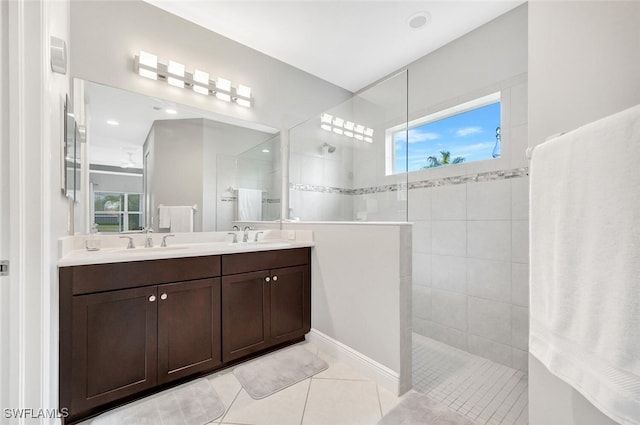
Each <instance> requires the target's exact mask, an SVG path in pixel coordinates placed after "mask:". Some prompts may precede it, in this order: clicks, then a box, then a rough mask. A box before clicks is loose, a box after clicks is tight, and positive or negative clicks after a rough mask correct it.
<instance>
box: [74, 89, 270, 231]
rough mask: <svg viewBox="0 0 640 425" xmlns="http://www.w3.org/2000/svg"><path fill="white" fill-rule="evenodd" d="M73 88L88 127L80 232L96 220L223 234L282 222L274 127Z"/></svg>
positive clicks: (111, 225) (114, 227) (110, 226)
mask: <svg viewBox="0 0 640 425" xmlns="http://www.w3.org/2000/svg"><path fill="white" fill-rule="evenodd" d="M75 86H76V87H82V88H83V89H82V91H83V92H84V93H83V94H82V99H83V100H84V102H83V103H84V104H83V107H84V120H85V123H86V128H87V132H86V141H87V142H86V160H85V162H84V163H83V167H85V168H84V169H83V175H84V178H85V182H88V184H87V185H86V186H87V187H86V188H83V190H84V191H87V192H86V193H85V196H84V197H83V199H84V204H86V205H82V206H81V207H82V214H83V215H84V220H83V221H84V223H83V224H82V227H83V228H82V229H81V230H82V231H83V232H85V233H86V232H88V230H89V228H90V227H91V226H93V225H94V224H95V225H97V228H98V231H100V232H103V233H111V232H113V233H117V232H130V231H139V230H141V229H144V228H151V229H153V230H154V231H155V232H189V231H196V232H197V231H224V230H228V229H231V227H232V226H233V222H234V221H274V220H279V219H280V210H281V206H280V199H281V190H282V184H281V181H282V168H281V163H280V136H279V134H278V131H277V129H274V128H270V127H267V126H264V125H261V124H257V123H251V122H244V121H240V120H237V119H232V118H229V117H223V116H218V115H215V114H213V113H211V112H207V111H203V110H197V109H194V108H190V107H186V106H183V105H177V104H175V103H172V102H167V101H164V100H161V99H155V98H151V97H147V96H144V95H140V94H137V93H132V92H128V91H124V90H120V89H115V88H112V87H107V86H104V85H100V84H96V83H92V82H83V83H82V84H75ZM76 98H77V97H76ZM85 163H86V164H87V165H86V166H85V165H84V164H85ZM87 167H88V168H87ZM76 223H77V222H76Z"/></svg>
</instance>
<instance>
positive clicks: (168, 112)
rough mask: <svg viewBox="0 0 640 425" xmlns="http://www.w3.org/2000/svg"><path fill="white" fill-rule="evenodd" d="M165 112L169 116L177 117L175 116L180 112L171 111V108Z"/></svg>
mask: <svg viewBox="0 0 640 425" xmlns="http://www.w3.org/2000/svg"><path fill="white" fill-rule="evenodd" d="M164 111H165V112H166V113H167V114H169V115H175V114H177V113H178V111H176V110H175V109H171V108H167V109H165V110H164Z"/></svg>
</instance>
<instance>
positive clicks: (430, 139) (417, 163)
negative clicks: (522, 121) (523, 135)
mask: <svg viewBox="0 0 640 425" xmlns="http://www.w3.org/2000/svg"><path fill="white" fill-rule="evenodd" d="M499 126H500V102H496V103H492V104H490V105H486V106H482V107H480V108H476V109H472V110H470V111H466V112H462V113H460V114H456V115H452V116H449V117H446V118H443V119H440V120H437V121H433V122H430V123H427V124H423V125H420V126H417V127H413V128H410V129H409V132H408V136H409V144H408V149H407V144H406V136H407V133H406V132H405V131H404V130H402V131H398V132H396V133H394V135H393V138H394V144H393V146H394V149H395V164H394V173H402V172H404V171H405V168H406V166H407V162H406V161H407V150H408V155H409V163H408V167H409V171H416V170H420V169H422V168H425V167H426V166H427V165H428V162H427V158H428V157H430V156H435V157H437V158H439V159H441V158H442V155H441V154H440V151H449V152H450V153H451V161H453V159H454V158H456V157H458V156H461V157H463V158H464V162H465V163H466V162H471V161H479V160H482V159H490V158H492V155H491V154H492V152H493V148H494V146H495V143H496V127H499Z"/></svg>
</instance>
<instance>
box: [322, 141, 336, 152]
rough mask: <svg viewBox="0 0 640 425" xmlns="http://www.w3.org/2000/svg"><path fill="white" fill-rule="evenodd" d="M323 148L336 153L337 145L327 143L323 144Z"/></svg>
mask: <svg viewBox="0 0 640 425" xmlns="http://www.w3.org/2000/svg"><path fill="white" fill-rule="evenodd" d="M322 147H323V148H326V149H327V152H329V153H334V152H335V151H336V147H335V146H333V145H330V144H329V143H325V144H324V145H322Z"/></svg>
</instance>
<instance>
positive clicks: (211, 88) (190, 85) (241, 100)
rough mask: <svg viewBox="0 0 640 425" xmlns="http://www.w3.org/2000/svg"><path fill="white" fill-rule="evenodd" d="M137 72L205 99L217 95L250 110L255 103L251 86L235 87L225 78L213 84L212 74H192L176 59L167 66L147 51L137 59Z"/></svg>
mask: <svg viewBox="0 0 640 425" xmlns="http://www.w3.org/2000/svg"><path fill="white" fill-rule="evenodd" d="M134 71H135V72H136V73H137V74H138V75H140V76H141V77H145V78H150V79H152V80H164V81H166V82H167V83H168V84H170V85H172V86H174V87H180V88H186V89H193V91H194V92H196V93H198V94H202V95H205V96H208V95H214V96H215V97H216V99H219V100H222V101H224V102H235V103H236V104H238V105H240V106H243V107H245V108H250V107H251V104H252V101H251V87H249V86H246V85H243V84H239V85H238V87H233V86H232V85H231V81H230V80H227V79H226V78H221V77H218V78H217V79H216V80H215V81H212V80H211V79H210V76H209V73H208V72H205V71H202V70H199V69H196V70H195V71H194V72H193V74H192V73H190V72H187V71H186V69H185V65H184V64H182V63H180V62H176V61H173V60H169V62H168V65H165V64H163V63H161V62H158V57H157V56H156V55H154V54H152V53H149V52H145V51H143V50H141V51H140V54H139V55H136V56H135V57H134Z"/></svg>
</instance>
